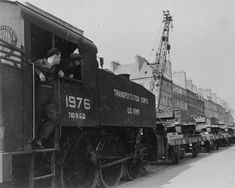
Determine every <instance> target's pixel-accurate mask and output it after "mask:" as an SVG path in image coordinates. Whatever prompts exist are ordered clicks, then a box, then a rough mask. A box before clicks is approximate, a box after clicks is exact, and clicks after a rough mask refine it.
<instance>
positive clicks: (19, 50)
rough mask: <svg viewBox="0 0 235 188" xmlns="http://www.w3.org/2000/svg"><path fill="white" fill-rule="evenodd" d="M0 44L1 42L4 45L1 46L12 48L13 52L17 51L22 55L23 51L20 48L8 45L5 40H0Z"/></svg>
mask: <svg viewBox="0 0 235 188" xmlns="http://www.w3.org/2000/svg"><path fill="white" fill-rule="evenodd" d="M0 42H2V43H4V44H5V45H4V44H1V43H0V45H4V47H9V46H10V47H11V48H13V49H14V50H16V51H18V52H21V53H24V50H22V49H21V48H18V47H16V46H14V45H12V44H10V43H8V42H6V41H5V40H2V39H0Z"/></svg>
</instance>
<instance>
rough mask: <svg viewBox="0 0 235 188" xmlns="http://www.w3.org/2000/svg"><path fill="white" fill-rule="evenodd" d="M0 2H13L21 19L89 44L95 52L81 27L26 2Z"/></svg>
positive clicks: (72, 39) (66, 37)
mask: <svg viewBox="0 0 235 188" xmlns="http://www.w3.org/2000/svg"><path fill="white" fill-rule="evenodd" d="M1 2H3V3H9V4H15V5H16V6H18V7H19V8H20V9H21V14H22V17H23V19H27V20H30V21H32V22H36V23H38V24H40V25H42V26H43V27H45V28H50V29H51V31H53V32H55V34H59V35H60V36H63V37H65V39H68V40H70V41H73V42H76V41H77V43H80V42H81V41H82V43H83V44H85V45H87V46H90V48H91V49H93V50H94V51H95V52H97V48H96V46H95V44H94V43H93V41H91V40H90V39H88V38H86V37H84V36H83V31H82V30H81V29H79V28H76V27H74V26H72V25H71V24H69V23H67V22H65V21H63V20H61V19H59V18H57V17H56V16H53V15H51V14H50V13H48V12H45V11H43V10H41V9H40V8H38V7H36V6H34V5H32V4H30V3H28V2H26V3H25V4H22V3H20V2H18V1H8V0H0V3H1Z"/></svg>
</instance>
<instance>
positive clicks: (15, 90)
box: [0, 1, 98, 187]
mask: <svg viewBox="0 0 235 188" xmlns="http://www.w3.org/2000/svg"><path fill="white" fill-rule="evenodd" d="M0 13H1V16H0V164H1V165H0V168H1V169H0V171H1V173H0V185H1V184H2V183H3V184H7V186H8V183H9V184H12V182H13V180H14V183H16V184H17V185H22V186H23V187H27V186H29V185H30V184H31V185H32V184H33V183H32V182H30V181H29V178H28V177H29V176H30V175H29V174H30V173H31V171H32V169H31V159H32V155H34V154H33V153H34V151H33V150H32V149H33V148H32V144H31V142H32V139H33V137H35V135H36V134H37V132H36V130H37V129H36V126H35V123H36V122H35V119H36V118H35V116H37V114H35V100H36V99H35V80H34V61H35V60H37V59H42V58H44V57H45V56H46V53H47V51H48V50H49V49H51V48H52V47H56V48H58V49H59V51H60V52H61V55H62V61H61V65H62V67H61V68H63V67H66V66H68V61H69V57H70V54H71V53H73V52H74V51H75V50H76V49H78V50H79V53H80V55H81V56H82V57H83V59H82V63H81V65H80V70H78V72H77V73H78V74H80V76H79V77H80V78H79V79H77V78H76V79H71V78H69V77H67V76H65V77H63V78H59V79H58V80H56V81H55V82H54V90H52V92H53V93H54V96H55V100H56V101H57V102H56V132H55V133H56V135H55V136H54V141H55V143H54V144H55V145H54V146H53V147H57V148H58V147H59V141H58V138H59V135H61V134H60V133H61V132H60V130H61V129H60V126H61V124H63V125H64V126H75V127H79V126H83V125H84V123H86V124H87V125H88V126H89V125H92V124H94V122H95V123H97V115H96V114H97V113H96V110H97V107H96V106H97V103H96V102H95V100H94V98H95V96H96V95H97V88H96V82H95V80H96V72H97V68H98V63H97V61H96V53H97V49H96V46H95V45H94V44H93V42H92V41H90V40H89V39H87V38H85V37H84V36H83V31H81V30H80V29H78V28H75V27H73V26H71V25H70V24H67V23H65V22H64V21H62V20H60V19H58V18H56V17H54V16H52V15H50V14H48V13H46V12H44V11H42V10H40V9H38V8H36V7H34V6H33V5H31V4H26V5H23V4H21V3H18V2H10V1H0ZM66 63H67V64H66ZM61 106H62V107H61ZM91 106H92V107H93V108H92V109H91ZM60 109H64V110H62V111H61V110H60ZM83 122H84V123H83Z"/></svg>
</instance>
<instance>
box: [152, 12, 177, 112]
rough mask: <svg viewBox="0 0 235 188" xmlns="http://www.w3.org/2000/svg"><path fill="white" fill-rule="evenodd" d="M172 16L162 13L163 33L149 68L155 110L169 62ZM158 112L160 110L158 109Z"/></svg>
mask: <svg viewBox="0 0 235 188" xmlns="http://www.w3.org/2000/svg"><path fill="white" fill-rule="evenodd" d="M172 21H173V19H172V16H171V15H170V12H169V11H168V10H167V11H163V21H162V22H163V24H164V26H163V31H162V34H161V40H160V43H159V46H158V49H157V52H156V59H155V62H154V63H151V64H150V66H151V67H152V69H153V87H152V92H153V93H154V94H155V96H156V108H157V109H159V105H160V97H161V82H162V78H163V76H164V74H165V70H166V64H167V61H169V60H170V48H171V47H170V44H169V31H170V28H172ZM159 110H160V109H159Z"/></svg>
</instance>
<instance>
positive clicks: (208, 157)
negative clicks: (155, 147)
mask: <svg viewBox="0 0 235 188" xmlns="http://www.w3.org/2000/svg"><path fill="white" fill-rule="evenodd" d="M118 188H235V145H233V146H230V147H226V148H220V150H218V151H212V152H211V153H209V154H208V153H201V154H199V156H198V157H197V158H191V157H189V156H188V157H186V158H185V159H184V160H182V161H180V163H179V164H178V165H158V166H151V167H148V173H147V175H146V176H143V177H140V178H138V179H137V180H135V181H132V182H122V183H121V184H120V185H119V186H118Z"/></svg>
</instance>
